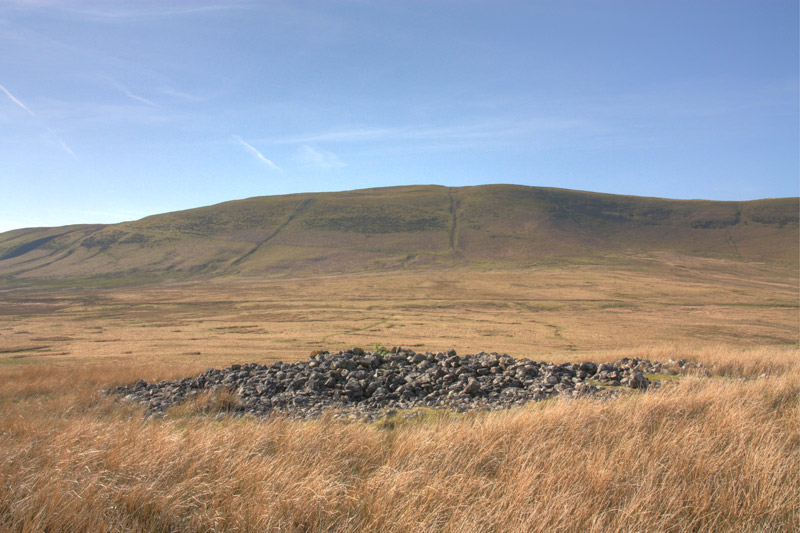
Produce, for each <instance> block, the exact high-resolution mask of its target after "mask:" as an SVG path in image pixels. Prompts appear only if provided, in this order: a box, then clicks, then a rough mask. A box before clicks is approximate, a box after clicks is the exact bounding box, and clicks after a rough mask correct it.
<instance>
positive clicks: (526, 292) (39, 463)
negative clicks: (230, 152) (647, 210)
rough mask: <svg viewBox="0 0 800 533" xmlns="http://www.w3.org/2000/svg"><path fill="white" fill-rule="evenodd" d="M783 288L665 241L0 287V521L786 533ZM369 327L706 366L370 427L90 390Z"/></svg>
mask: <svg viewBox="0 0 800 533" xmlns="http://www.w3.org/2000/svg"><path fill="white" fill-rule="evenodd" d="M796 296H797V278H796V275H795V274H794V272H793V271H792V270H790V269H786V268H781V267H774V266H768V265H764V264H752V263H738V262H726V261H720V260H711V259H697V258H689V259H687V258H679V257H666V256H662V257H660V258H658V259H651V260H641V261H640V262H638V263H632V264H630V265H628V266H624V267H622V266H618V267H616V268H609V267H608V266H605V265H604V266H591V265H583V266H563V267H550V268H539V269H537V268H531V269H525V270H521V269H513V270H507V271H479V270H474V269H471V270H443V271H430V272H411V273H393V274H349V275H338V276H336V275H328V276H321V277H307V278H296V279H271V280H270V279H251V280H247V279H228V280H218V281H207V282H203V283H197V282H183V283H166V282H164V283H161V284H158V285H147V286H136V287H127V288H125V287H117V288H105V289H88V288H63V287H62V288H48V289H41V288H39V289H35V288H25V289H20V288H17V289H7V290H5V291H3V295H2V302H3V304H2V310H1V311H2V317H1V318H0V352H1V355H0V357H1V358H0V381H1V382H2V385H1V386H0V402H1V403H0V409H2V421H0V424H1V426H0V441H1V444H2V446H0V449H2V452H0V487H1V488H2V489H1V490H2V492H0V526H1V527H2V528H3V529H11V530H30V531H34V530H42V529H48V530H51V531H72V530H103V529H106V530H127V529H133V530H164V531H167V530H249V531H264V530H270V529H275V530H290V531H291V530H296V531H301V530H315V531H324V530H341V531H358V530H374V531H378V530H386V531H408V530H448V531H497V530H507V531H544V530H556V531H570V530H571V531H574V530H585V531H606V530H621V531H642V530H664V531H697V530H718V531H721V530H725V531H792V530H794V529H795V528H796V525H797V522H798V503H797V498H796V491H795V489H796V486H797V480H798V466H797V465H798V463H797V461H796V458H797V453H798V450H799V449H800V440H799V439H800V436H798V423H799V422H800V420H798V405H797V400H798V383H799V382H800V380H799V379H798V378H799V377H800V372H798V361H797V336H798V327H797V298H796ZM375 343H379V344H384V345H387V346H389V345H407V346H409V347H413V349H416V350H420V351H422V350H432V351H438V350H446V349H449V348H455V349H456V350H458V351H459V352H460V353H475V352H477V351H480V350H485V351H497V352H501V353H508V354H510V355H512V356H513V357H517V358H532V359H535V360H547V361H554V362H564V361H572V362H580V361H589V360H591V361H598V362H611V361H614V360H616V359H619V358H620V357H625V356H628V357H641V358H647V359H656V360H662V361H666V360H668V359H670V358H676V359H677V358H683V359H689V360H692V361H696V362H700V363H702V364H704V365H705V366H706V367H707V368H708V369H709V370H710V372H711V374H712V377H710V378H709V377H702V376H685V377H680V378H676V377H672V376H662V378H661V379H663V380H664V384H663V385H662V387H660V388H659V389H658V391H655V392H647V393H644V394H642V393H631V394H626V395H624V396H623V397H620V398H618V399H615V400H611V401H601V400H598V399H592V398H585V399H571V400H548V401H545V402H538V403H532V404H528V406H526V407H522V408H517V409H512V410H509V411H500V412H493V413H484V414H481V413H466V414H453V413H450V414H448V413H449V412H447V411H429V410H423V411H419V412H416V413H405V412H399V413H398V414H397V415H395V416H394V417H392V418H387V419H383V420H381V421H378V422H375V423H363V422H348V421H343V420H337V419H333V418H330V417H323V418H322V419H317V420H311V421H304V422H300V421H292V420H290V419H286V418H283V417H280V416H274V417H271V418H268V419H260V418H256V417H252V416H244V417H240V416H236V415H235V413H229V411H228V406H227V405H226V402H225V401H224V398H222V399H220V398H216V399H214V398H205V399H203V400H202V401H195V402H194V403H193V404H190V405H188V406H183V407H182V408H175V409H173V410H172V411H168V413H167V416H166V418H163V419H162V418H155V419H153V418H148V417H146V416H145V415H144V412H143V411H141V408H139V407H136V406H133V405H128V404H124V403H121V402H120V401H119V400H118V399H115V398H111V397H105V396H104V395H102V394H100V393H99V392H98V391H99V390H101V389H106V388H110V387H112V386H117V385H123V384H131V383H133V382H135V381H136V380H139V379H145V380H149V381H159V380H162V379H175V378H183V377H191V376H196V375H198V374H199V373H201V372H203V371H204V370H205V369H206V368H208V367H217V368H221V367H223V366H228V365H230V364H232V363H249V362H257V363H262V364H269V363H272V362H274V361H276V360H283V361H293V360H300V359H306V358H307V356H308V354H309V353H310V352H311V351H313V350H315V349H329V350H337V349H345V348H348V347H353V346H362V347H365V348H370V347H373V346H374V345H375ZM651 379H653V380H657V379H659V377H657V376H656V377H654V376H651ZM226 413H227V414H226Z"/></svg>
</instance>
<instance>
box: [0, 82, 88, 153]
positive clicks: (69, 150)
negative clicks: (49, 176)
mask: <svg viewBox="0 0 800 533" xmlns="http://www.w3.org/2000/svg"><path fill="white" fill-rule="evenodd" d="M0 91H3V92H4V93H5V95H6V96H7V97H8V99H9V100H11V101H12V102H13V103H14V104H15V105H17V107H19V108H21V109H23V110H25V111H26V112H27V113H28V114H29V115H30V116H32V117H33V118H35V119H36V122H38V123H39V125H40V126H41V127H42V128H44V130H45V131H46V132H47V134H48V135H49V136H50V137H52V138H53V139H54V140H55V141H56V144H57V145H58V146H60V147H61V149H62V150H64V151H65V152H66V153H68V154H69V155H70V156H72V158H73V159H75V160H76V161H77V160H78V156H77V155H75V152H74V151H73V150H72V148H70V147H69V145H68V144H67V143H65V142H64V140H63V139H62V138H61V137H59V136H58V134H56V132H54V131H53V129H52V128H51V127H50V126H48V125H47V124H45V122H44V121H43V120H42V119H41V118H39V116H38V115H37V114H36V113H34V112H33V111H31V109H30V108H29V107H28V106H26V105H25V104H23V103H22V102H21V101H20V100H19V98H17V97H16V96H14V95H13V94H11V91H9V90H8V89H6V88H5V86H3V85H0Z"/></svg>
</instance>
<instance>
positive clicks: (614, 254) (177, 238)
mask: <svg viewBox="0 0 800 533" xmlns="http://www.w3.org/2000/svg"><path fill="white" fill-rule="evenodd" d="M798 215H799V213H798V199H797V198H780V199H767V200H754V201H747V202H719V201H708V200H669V199H661V198H643V197H634V196H619V195H610V194H600V193H591V192H582V191H572V190H565V189H554V188H542V187H526V186H517V185H483V186H476V187H457V188H449V187H441V186H434V185H427V186H408V187H387V188H378V189H364V190H356V191H347V192H333V193H309V194H292V195H283V196H265V197H256V198H249V199H246V200H238V201H232V202H225V203H221V204H217V205H212V206H208V207H201V208H197V209H190V210H186V211H177V212H173V213H166V214H162V215H154V216H150V217H146V218H143V219H141V220H137V221H133V222H124V223H120V224H111V225H73V226H63V227H57V228H30V229H21V230H14V231H9V232H6V233H2V234H0V276H3V277H5V278H6V279H26V278H33V279H43V278H71V277H87V276H89V277H91V276H109V275H111V276H132V275H171V276H176V277H188V276H198V275H202V276H220V275H236V274H267V275H275V274H310V273H333V272H352V271H361V270H392V269H402V268H414V267H425V268H437V267H451V266H466V265H473V266H479V267H486V268H492V267H496V266H498V267H500V266H530V265H536V264H542V263H552V262H575V261H579V262H586V261H590V262H591V261H608V260H624V259H625V258H626V257H631V256H636V255H640V254H648V253H657V252H670V253H677V254H686V255H694V256H702V257H711V258H721V259H722V258H727V259H739V260H753V261H766V262H783V263H788V264H792V265H794V264H797V262H798Z"/></svg>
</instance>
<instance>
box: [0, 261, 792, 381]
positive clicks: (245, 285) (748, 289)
mask: <svg viewBox="0 0 800 533" xmlns="http://www.w3.org/2000/svg"><path fill="white" fill-rule="evenodd" d="M796 296H797V276H796V273H795V272H794V271H793V270H792V269H791V268H788V267H779V266H774V265H772V266H771V265H767V264H759V263H744V262H736V261H722V260H715V259H701V258H687V257H679V256H667V255H663V254H662V255H660V256H658V257H653V258H649V259H638V260H633V261H631V262H630V263H629V264H627V265H617V266H611V267H610V266H607V265H594V266H593V265H584V266H574V265H565V266H550V267H540V268H530V269H509V270H499V271H498V270H495V271H482V270H476V269H451V270H431V271H410V272H399V273H398V272H394V273H383V274H369V273H366V274H343V275H326V276H309V277H302V278H284V279H274V278H273V279H269V278H266V279H263V278H230V279H219V280H213V281H212V280H208V281H204V282H182V283H181V282H175V283H160V284H155V285H145V286H141V285H140V286H132V287H118V288H106V289H87V288H63V287H62V288H50V289H41V288H38V289H37V288H28V289H22V288H18V289H6V290H5V291H3V295H2V301H3V303H2V307H0V313H2V314H0V364H2V365H3V366H18V365H27V364H37V363H42V362H46V363H47V364H56V365H68V364H95V363H100V362H103V363H114V364H116V365H118V364H130V363H137V364H138V363H150V364H153V365H154V371H155V368H167V367H170V366H173V365H177V366H179V367H183V366H185V365H189V366H191V367H192V368H193V369H196V368H198V367H200V366H203V365H206V366H207V365H224V364H230V363H232V362H250V361H274V360H279V359H281V360H284V361H289V360H297V359H300V358H305V357H306V356H307V355H308V353H309V352H311V351H312V350H318V349H331V350H332V349H346V348H349V347H353V346H360V347H372V346H374V345H375V344H376V343H379V344H384V345H386V346H397V345H402V346H407V347H410V348H415V349H421V350H433V351H438V350H446V349H449V348H455V349H456V350H458V351H459V352H464V353H474V352H476V351H480V350H486V351H497V352H501V353H503V352H504V353H509V354H511V355H513V356H515V357H529V358H539V359H541V358H549V359H554V360H569V359H576V358H587V357H594V358H596V357H599V356H601V354H603V353H604V352H613V353H614V354H616V353H618V352H619V353H623V352H624V351H625V350H628V351H630V350H634V351H635V350H637V349H640V348H643V347H652V346H654V345H658V344H664V343H667V344H674V343H677V344H681V343H683V342H689V343H691V344H692V346H694V347H695V348H699V347H704V346H716V345H720V344H731V345H735V346H738V347H748V346H761V345H777V346H793V345H794V344H795V343H796V341H797V335H798V329H797V328H798V324H797V308H798V302H797V298H796Z"/></svg>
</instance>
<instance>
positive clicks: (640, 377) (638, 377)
mask: <svg viewBox="0 0 800 533" xmlns="http://www.w3.org/2000/svg"><path fill="white" fill-rule="evenodd" d="M649 384H650V380H649V379H647V378H646V377H645V376H644V374H642V373H641V372H639V371H638V370H635V371H634V372H633V375H632V376H631V377H630V378H629V380H628V386H629V387H630V388H632V389H640V390H647V386H648V385H649Z"/></svg>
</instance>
